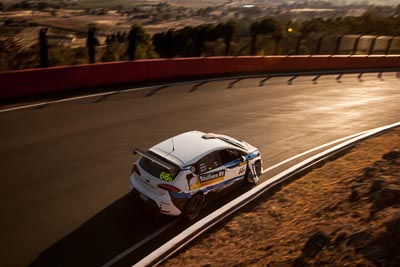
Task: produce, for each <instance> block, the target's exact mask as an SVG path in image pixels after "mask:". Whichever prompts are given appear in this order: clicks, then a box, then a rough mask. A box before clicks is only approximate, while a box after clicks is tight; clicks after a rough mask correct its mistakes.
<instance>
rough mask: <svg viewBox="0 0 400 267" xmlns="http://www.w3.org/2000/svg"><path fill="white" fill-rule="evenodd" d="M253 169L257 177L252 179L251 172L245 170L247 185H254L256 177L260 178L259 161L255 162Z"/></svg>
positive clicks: (256, 180) (260, 168)
mask: <svg viewBox="0 0 400 267" xmlns="http://www.w3.org/2000/svg"><path fill="white" fill-rule="evenodd" d="M254 169H255V171H256V174H257V177H253V173H252V172H251V170H250V169H248V170H247V172H246V177H245V179H246V182H247V183H249V184H256V183H257V182H258V177H260V175H261V172H262V166H261V161H256V162H255V163H254Z"/></svg>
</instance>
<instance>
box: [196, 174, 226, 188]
mask: <svg viewBox="0 0 400 267" xmlns="http://www.w3.org/2000/svg"><path fill="white" fill-rule="evenodd" d="M224 177H225V170H222V171H216V172H211V173H207V174H203V175H200V176H199V180H200V183H201V185H202V186H204V185H208V184H213V183H216V182H219V181H222V180H224Z"/></svg>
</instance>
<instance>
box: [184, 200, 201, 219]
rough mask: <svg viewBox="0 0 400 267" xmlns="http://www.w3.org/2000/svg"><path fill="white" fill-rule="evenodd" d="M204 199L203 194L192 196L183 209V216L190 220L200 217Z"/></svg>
mask: <svg viewBox="0 0 400 267" xmlns="http://www.w3.org/2000/svg"><path fill="white" fill-rule="evenodd" d="M203 204H204V197H203V195H201V194H196V195H194V196H192V197H191V198H190V199H189V200H188V202H187V203H186V205H185V208H184V209H183V214H184V215H185V217H186V218H187V219H189V220H194V219H196V218H197V216H199V214H200V212H201V210H202V209H203Z"/></svg>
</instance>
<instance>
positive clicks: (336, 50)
mask: <svg viewBox="0 0 400 267" xmlns="http://www.w3.org/2000/svg"><path fill="white" fill-rule="evenodd" d="M343 36H344V35H341V36H339V37H338V39H337V41H336V47H335V51H333V55H337V54H338V53H339V49H340V44H341V43H342V39H343Z"/></svg>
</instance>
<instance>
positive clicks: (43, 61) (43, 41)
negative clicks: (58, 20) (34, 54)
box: [39, 28, 49, 68]
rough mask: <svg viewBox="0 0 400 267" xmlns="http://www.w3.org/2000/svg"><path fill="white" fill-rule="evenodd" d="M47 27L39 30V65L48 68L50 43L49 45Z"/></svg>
mask: <svg viewBox="0 0 400 267" xmlns="http://www.w3.org/2000/svg"><path fill="white" fill-rule="evenodd" d="M46 34H47V28H43V29H40V31H39V48H40V51H39V55H40V63H39V67H41V68H47V67H48V66H49V58H48V48H49V47H48V45H47V36H46Z"/></svg>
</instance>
